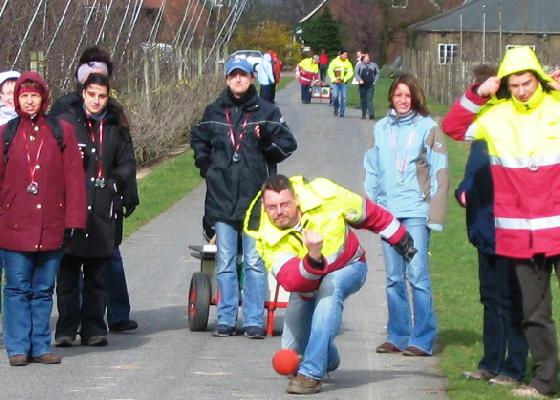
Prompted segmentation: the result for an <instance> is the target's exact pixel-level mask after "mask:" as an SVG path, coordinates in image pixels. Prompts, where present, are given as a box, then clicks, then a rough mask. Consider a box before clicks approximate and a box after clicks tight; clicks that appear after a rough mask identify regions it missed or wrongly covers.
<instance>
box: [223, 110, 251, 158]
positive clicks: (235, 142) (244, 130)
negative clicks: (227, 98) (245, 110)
mask: <svg viewBox="0 0 560 400" xmlns="http://www.w3.org/2000/svg"><path fill="white" fill-rule="evenodd" d="M250 116H251V114H247V116H246V117H245V120H244V121H243V123H242V124H241V127H242V131H241V133H240V134H239V137H238V138H237V139H236V137H235V131H234V130H233V121H232V119H231V114H230V113H229V110H227V111H226V121H227V123H228V128H229V140H230V142H231V147H233V150H234V152H235V153H239V148H240V147H241V142H242V141H243V138H244V137H245V135H246V134H247V123H248V121H249V117H250Z"/></svg>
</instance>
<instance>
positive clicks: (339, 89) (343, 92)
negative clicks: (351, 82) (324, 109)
mask: <svg viewBox="0 0 560 400" xmlns="http://www.w3.org/2000/svg"><path fill="white" fill-rule="evenodd" d="M347 97H348V88H347V87H346V84H344V83H334V84H333V85H332V98H333V106H334V109H335V110H338V115H342V116H344V110H345V109H346V99H347Z"/></svg>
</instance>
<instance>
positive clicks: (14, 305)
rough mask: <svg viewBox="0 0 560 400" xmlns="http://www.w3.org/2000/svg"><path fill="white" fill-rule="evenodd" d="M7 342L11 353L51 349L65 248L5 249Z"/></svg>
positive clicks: (32, 352)
mask: <svg viewBox="0 0 560 400" xmlns="http://www.w3.org/2000/svg"><path fill="white" fill-rule="evenodd" d="M2 253H3V259H4V268H5V269H6V287H5V288H4V343H5V345H6V352H7V353H8V356H9V357H11V356H14V355H16V354H21V355H26V356H32V357H37V356H40V355H42V354H45V353H48V352H50V351H51V329H50V327H49V319H50V316H51V311H52V306H53V296H52V295H53V291H54V283H55V279H56V273H57V272H58V268H59V265H60V260H61V259H62V256H63V252H62V250H55V251H45V252H36V253H35V252H34V253H28V252H16V251H9V250H3V251H2Z"/></svg>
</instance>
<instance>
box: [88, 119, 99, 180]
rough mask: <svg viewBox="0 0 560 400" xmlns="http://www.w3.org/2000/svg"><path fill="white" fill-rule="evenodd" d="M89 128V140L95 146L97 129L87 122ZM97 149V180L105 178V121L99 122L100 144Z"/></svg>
mask: <svg viewBox="0 0 560 400" xmlns="http://www.w3.org/2000/svg"><path fill="white" fill-rule="evenodd" d="M87 125H88V128H89V138H90V139H91V141H92V142H93V145H94V146H95V127H94V126H93V124H92V123H91V122H90V121H89V119H88V121H87ZM96 148H97V178H101V177H103V120H101V121H99V144H98V145H97V146H96Z"/></svg>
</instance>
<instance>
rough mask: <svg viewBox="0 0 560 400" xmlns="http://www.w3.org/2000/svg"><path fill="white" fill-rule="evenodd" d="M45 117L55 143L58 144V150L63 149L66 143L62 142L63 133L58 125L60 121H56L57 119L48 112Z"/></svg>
mask: <svg viewBox="0 0 560 400" xmlns="http://www.w3.org/2000/svg"><path fill="white" fill-rule="evenodd" d="M46 118H47V124H48V125H49V128H51V131H52V133H53V135H54V138H55V139H56V143H57V144H58V147H59V148H60V151H63V150H64V147H65V146H66V145H65V144H64V141H63V139H62V138H63V136H62V135H63V134H62V128H61V126H60V122H59V121H58V119H56V118H55V117H52V116H50V115H48V114H47V115H46Z"/></svg>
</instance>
